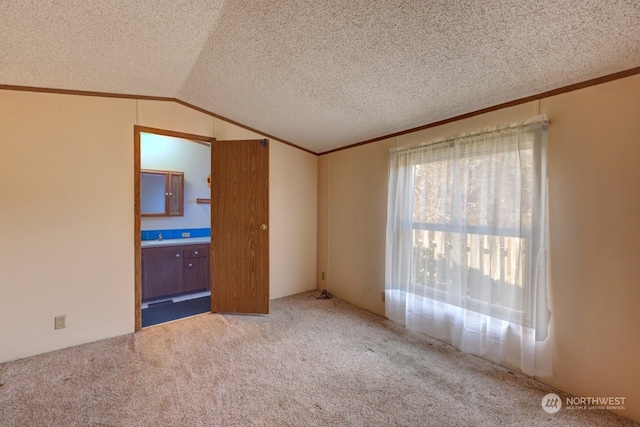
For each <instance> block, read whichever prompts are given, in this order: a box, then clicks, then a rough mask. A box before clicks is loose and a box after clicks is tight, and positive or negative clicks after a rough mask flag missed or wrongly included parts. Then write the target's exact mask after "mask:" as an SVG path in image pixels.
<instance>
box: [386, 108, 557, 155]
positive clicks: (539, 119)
mask: <svg viewBox="0 0 640 427" xmlns="http://www.w3.org/2000/svg"><path fill="white" fill-rule="evenodd" d="M549 123H550V122H549V119H548V118H547V116H546V115H545V114H540V115H538V116H535V117H531V118H529V119H525V120H523V121H521V122H517V123H507V124H501V125H498V126H495V127H490V128H484V129H483V130H480V131H473V132H461V133H458V134H455V135H452V136H448V137H444V138H436V139H433V140H431V141H429V142H422V143H420V144H415V145H409V146H406V147H395V148H391V149H390V150H389V152H391V153H395V152H399V151H405V150H411V149H415V148H419V147H426V146H431V145H437V144H444V143H447V142H451V141H454V140H456V139H464V138H470V137H474V136H480V135H486V134H490V133H499V132H504V131H508V130H514V129H518V128H524V127H527V126H532V125H537V124H542V125H547V126H548V125H549Z"/></svg>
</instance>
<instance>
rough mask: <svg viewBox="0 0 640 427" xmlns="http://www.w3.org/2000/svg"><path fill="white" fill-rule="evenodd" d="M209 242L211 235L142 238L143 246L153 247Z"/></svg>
mask: <svg viewBox="0 0 640 427" xmlns="http://www.w3.org/2000/svg"><path fill="white" fill-rule="evenodd" d="M205 243H211V237H185V238H183V239H162V240H143V241H142V247H143V248H155V247H158V246H183V245H201V244H205Z"/></svg>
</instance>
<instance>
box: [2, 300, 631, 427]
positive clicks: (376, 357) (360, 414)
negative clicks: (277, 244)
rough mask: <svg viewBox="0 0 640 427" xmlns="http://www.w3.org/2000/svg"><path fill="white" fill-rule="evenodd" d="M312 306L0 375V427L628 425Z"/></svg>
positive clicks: (278, 307)
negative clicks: (545, 403) (549, 400)
mask: <svg viewBox="0 0 640 427" xmlns="http://www.w3.org/2000/svg"><path fill="white" fill-rule="evenodd" d="M318 294H319V292H311V293H304V294H299V295H294V296H291V297H287V298H282V299H278V300H274V301H272V302H271V314H270V315H268V316H236V315H218V314H211V313H207V314H202V315H199V316H194V317H190V318H187V319H183V320H180V321H176V322H171V323H165V324H162V325H157V326H153V327H150V328H146V329H143V330H142V331H140V332H137V333H135V334H130V335H125V336H120V337H115V338H110V339H106V340H101V341H98V342H95V343H90V344H83V345H80V346H76V347H71V348H67V349H63V350H59V351H55V352H51V353H46V354H41V355H38V356H34V357H29V358H25V359H21V360H17V361H13V362H8V363H4V364H1V365H0V426H20V427H22V426H101V427H105V426H107V427H108V426H111V427H115V426H127V427H128V426H391V425H393V426H430V425H433V426H497V425H503V426H631V425H634V423H632V422H631V421H629V420H626V419H624V418H621V417H618V416H616V415H615V414H613V413H610V412H606V411H599V410H566V409H564V408H563V409H561V410H560V411H559V412H557V413H555V414H547V413H546V412H545V411H543V409H542V407H541V399H542V397H543V396H545V395H546V394H547V393H549V392H552V391H553V390H551V389H550V388H549V387H547V386H545V385H544V384H541V383H539V382H537V381H535V380H533V379H531V378H528V377H525V376H522V375H519V374H517V373H513V372H511V371H509V370H508V369H505V368H502V367H500V366H497V365H495V364H493V363H490V362H488V361H486V360H483V359H481V358H478V357H475V356H471V355H468V354H463V353H461V352H459V351H457V350H456V349H455V348H453V347H451V346H449V345H446V344H443V343H441V342H439V341H436V340H433V339H430V338H428V337H426V336H424V335H419V334H414V333H410V332H407V331H406V330H405V329H404V328H403V327H401V326H399V325H396V324H394V323H392V322H390V321H388V320H386V319H383V318H381V317H379V316H376V315H374V314H371V313H368V312H366V311H363V310H360V309H358V308H356V307H354V306H352V305H350V304H347V303H345V302H343V301H340V300H339V299H337V298H333V299H317V298H316V296H317V295H318ZM560 394H561V393H560ZM561 396H562V397H564V395H562V394H561Z"/></svg>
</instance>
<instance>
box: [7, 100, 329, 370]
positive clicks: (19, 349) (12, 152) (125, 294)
mask: <svg viewBox="0 0 640 427" xmlns="http://www.w3.org/2000/svg"><path fill="white" fill-rule="evenodd" d="M135 124H140V125H143V126H149V127H156V128H160V129H166V130H174V131H180V132H186V133H192V134H199V135H206V136H214V137H217V138H218V139H241V138H246V137H250V138H255V137H260V138H262V137H261V136H259V135H258V136H256V135H255V134H252V133H250V134H251V135H250V136H248V135H247V131H245V130H244V129H241V128H239V127H237V126H234V125H231V124H228V123H226V122H223V121H221V120H217V119H214V118H212V117H211V116H208V115H205V114H203V113H200V112H198V111H195V110H192V109H190V108H187V107H185V106H183V105H180V104H177V103H174V102H163V101H136V100H130V99H112V98H100V97H87V96H73V95H58V94H46V93H30V92H16V91H0V138H1V139H0V174H1V175H0V200H2V203H1V205H0V295H1V297H0V362H4V361H8V360H12V359H16V358H21V357H25V356H30V355H33V354H38V353H42V352H46V351H51V350H55V349H59V348H64V347H68V346H72V345H76V344H80V343H86V342H91V341H95V340H99V339H103V338H107V337H111V336H116V335H121V334H126V333H130V332H132V331H133V327H134V318H133V313H134V307H133V301H134V299H133V288H134V286H133V275H134V273H133V269H134V259H133V235H132V234H133V228H134V224H133V126H134V125H135ZM270 162H271V177H270V189H269V191H270V217H271V224H270V225H271V229H270V253H271V254H270V255H271V256H270V282H271V290H270V291H271V298H278V297H282V296H285V295H291V294H294V293H298V292H301V291H304V290H310V289H313V288H315V277H316V258H317V254H316V248H317V243H316V233H317V224H316V215H317V207H316V201H317V195H316V192H317V157H316V156H314V155H311V154H308V153H306V152H303V151H301V150H298V149H295V148H292V147H290V146H288V145H284V144H280V143H277V142H272V144H271V151H270ZM62 314H64V315H66V316H67V328H66V329H62V330H58V331H54V329H53V318H54V316H57V315H62Z"/></svg>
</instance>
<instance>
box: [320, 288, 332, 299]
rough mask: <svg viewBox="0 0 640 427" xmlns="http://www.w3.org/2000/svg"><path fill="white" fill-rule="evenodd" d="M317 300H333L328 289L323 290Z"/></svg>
mask: <svg viewBox="0 0 640 427" xmlns="http://www.w3.org/2000/svg"><path fill="white" fill-rule="evenodd" d="M317 299H331V294H330V293H329V292H327V290H326V289H323V290H322V292H321V293H320V296H319V297H317Z"/></svg>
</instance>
